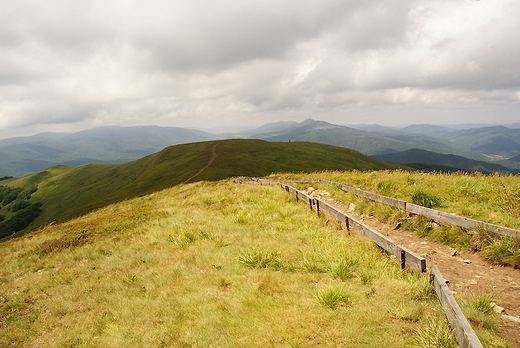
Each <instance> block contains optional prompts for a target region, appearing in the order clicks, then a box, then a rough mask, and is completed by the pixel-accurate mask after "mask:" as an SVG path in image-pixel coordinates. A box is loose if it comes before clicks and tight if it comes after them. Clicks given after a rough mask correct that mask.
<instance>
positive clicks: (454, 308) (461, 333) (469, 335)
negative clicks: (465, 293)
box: [431, 265, 483, 348]
mask: <svg viewBox="0 0 520 348" xmlns="http://www.w3.org/2000/svg"><path fill="white" fill-rule="evenodd" d="M431 277H432V283H433V287H434V289H435V293H436V294H437V297H438V298H439V301H440V303H441V305H442V308H443V309H444V312H445V313H446V317H447V318H448V321H449V322H450V324H451V327H452V328H453V331H454V333H455V337H456V338H457V342H458V343H459V346H460V347H462V348H480V347H483V346H482V343H480V340H479V339H478V337H477V335H476V334H475V331H473V329H472V328H471V325H470V324H469V322H468V320H467V319H466V317H465V316H464V314H463V313H462V310H461V309H460V307H459V305H458V303H457V301H455V298H454V297H453V294H452V293H451V290H450V289H449V288H448V286H447V285H446V281H445V280H444V278H443V277H442V275H441V272H440V271H439V269H438V268H437V266H435V265H434V266H432V268H431Z"/></svg>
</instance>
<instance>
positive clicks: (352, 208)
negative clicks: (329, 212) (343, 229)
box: [348, 203, 356, 212]
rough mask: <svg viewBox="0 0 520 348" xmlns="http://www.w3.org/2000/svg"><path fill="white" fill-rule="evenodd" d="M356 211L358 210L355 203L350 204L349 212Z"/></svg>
mask: <svg viewBox="0 0 520 348" xmlns="http://www.w3.org/2000/svg"><path fill="white" fill-rule="evenodd" d="M354 210H356V205H355V204H354V203H350V204H349V205H348V211H350V212H353V211H354Z"/></svg>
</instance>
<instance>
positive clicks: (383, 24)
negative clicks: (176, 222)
mask: <svg viewBox="0 0 520 348" xmlns="http://www.w3.org/2000/svg"><path fill="white" fill-rule="evenodd" d="M518 18H520V1H519V0H479V1H475V0H471V1H469V0H453V1H451V0H436V1H431V0H399V1H395V0H394V1H390V0H389V1H384V0H380V1H373V0H341V1H338V0H319V1H317V0H316V1H314V0H309V1H301V0H261V1H259V0H254V1H250V0H240V1H236V0H234V1H231V0H212V1H200V0H186V1H185V0H173V1H172V0H168V1H167V0H146V1H144V0H143V1H140V0H135V1H130V0H119V1H117V0H92V1H84V0H81V1H77V0H62V1H58V0H46V1H41V0H33V1H32V0H3V1H1V2H0V28H1V30H0V138H6V137H13V136H20V135H31V134H35V133H39V132H48V131H55V132H71V131H77V130H82V129H87V128H93V127H100V126H105V125H121V126H136V125H159V126H173V127H187V128H199V129H200V128H203V129H213V128H216V127H228V128H229V129H231V128H235V127H255V126H261V125H263V124H266V123H271V122H277V121H290V120H291V121H303V120H305V119H307V118H313V119H316V120H324V121H328V122H331V123H334V124H342V125H349V124H372V123H377V124H380V125H390V126H391V125H395V126H398V125H409V124H423V123H429V124H460V123H493V124H508V123H518V122H520V35H519V34H518V33H520V20H518Z"/></svg>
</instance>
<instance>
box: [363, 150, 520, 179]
mask: <svg viewBox="0 0 520 348" xmlns="http://www.w3.org/2000/svg"><path fill="white" fill-rule="evenodd" d="M372 158H375V159H377V160H379V161H383V162H389V163H396V164H403V165H406V166H408V167H412V168H416V169H420V170H428V171H433V170H437V171H443V172H446V171H448V172H454V171H467V172H476V171H478V172H483V173H495V172H502V173H506V172H515V173H517V172H518V170H512V169H511V168H507V167H504V166H502V165H500V164H496V163H489V162H485V161H476V160H472V159H469V158H466V157H462V156H457V155H443V154H440V153H436V152H431V151H426V150H421V149H411V150H406V151H403V152H397V153H391V154H387V155H379V156H372Z"/></svg>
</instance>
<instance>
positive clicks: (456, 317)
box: [263, 181, 483, 348]
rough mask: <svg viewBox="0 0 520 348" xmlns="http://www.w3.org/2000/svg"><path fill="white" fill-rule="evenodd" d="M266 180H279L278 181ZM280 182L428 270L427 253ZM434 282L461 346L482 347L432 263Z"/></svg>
mask: <svg viewBox="0 0 520 348" xmlns="http://www.w3.org/2000/svg"><path fill="white" fill-rule="evenodd" d="M263 182H265V181H263ZM266 183H268V184H275V182H266ZM276 184H280V186H281V187H282V188H284V189H285V191H287V192H289V193H292V194H294V195H295V197H296V200H297V201H300V200H302V201H304V202H306V203H308V204H309V207H310V209H311V210H312V209H313V208H315V209H316V212H317V213H318V214H320V212H321V211H324V212H326V213H327V214H329V215H331V216H333V217H334V218H336V219H337V220H339V221H340V222H345V225H346V228H347V229H349V230H350V228H351V227H352V228H354V229H356V230H357V231H359V232H360V233H361V234H362V235H363V236H365V237H367V238H368V239H370V240H372V241H373V242H375V243H376V244H377V245H378V246H379V247H381V248H382V249H384V250H386V251H387V252H388V253H390V254H392V255H395V256H396V257H398V258H399V259H400V261H401V267H402V268H404V267H405V266H406V265H408V266H409V267H410V268H412V269H414V270H416V271H419V272H426V260H425V259H424V258H423V257H421V256H419V255H417V254H415V253H414V252H412V251H410V250H408V249H406V248H405V247H403V246H401V245H399V244H397V243H396V242H394V241H393V240H391V239H390V238H388V237H386V236H384V235H382V234H381V233H379V232H377V231H375V230H373V229H372V228H370V227H368V226H366V225H365V224H363V223H362V222H360V221H357V220H356V219H354V218H352V217H351V216H349V215H348V214H346V213H345V212H342V211H341V210H339V209H337V208H335V207H333V206H331V205H330V204H328V203H327V202H325V201H322V200H320V199H317V198H314V197H311V196H309V195H307V194H305V193H304V192H302V191H300V190H297V189H295V188H294V187H292V186H289V185H286V184H283V183H276ZM430 282H431V284H432V286H433V288H434V289H435V293H436V295H437V297H438V299H439V302H440V303H441V306H442V307H443V309H444V312H445V313H446V317H447V318H448V321H449V322H450V325H451V327H452V328H453V331H454V333H455V337H456V339H457V342H458V343H459V346H460V347H462V348H482V347H483V346H482V343H481V342H480V340H479V339H478V337H477V335H476V334H475V332H474V331H473V329H472V328H471V325H470V324H469V322H468V320H467V319H466V317H465V316H464V314H463V313H462V310H461V309H460V307H459V305H458V303H457V301H456V300H455V298H454V297H453V294H452V292H451V291H450V289H449V288H448V286H447V285H446V281H445V279H444V278H443V277H442V275H441V273H440V271H439V269H438V268H437V266H435V265H434V266H432V267H431V270H430Z"/></svg>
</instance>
